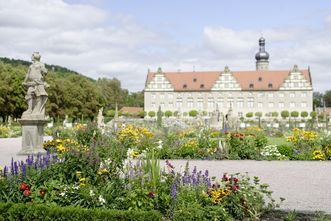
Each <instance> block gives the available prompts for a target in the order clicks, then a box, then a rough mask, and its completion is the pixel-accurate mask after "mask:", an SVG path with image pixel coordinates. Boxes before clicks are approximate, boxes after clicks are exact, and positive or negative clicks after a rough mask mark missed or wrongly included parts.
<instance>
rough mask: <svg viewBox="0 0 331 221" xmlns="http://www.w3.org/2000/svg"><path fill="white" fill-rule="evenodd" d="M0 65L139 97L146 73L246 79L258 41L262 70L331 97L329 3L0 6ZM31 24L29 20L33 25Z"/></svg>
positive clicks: (2, 2) (57, 1)
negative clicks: (107, 84)
mask: <svg viewBox="0 0 331 221" xmlns="http://www.w3.org/2000/svg"><path fill="white" fill-rule="evenodd" d="M0 8H1V9H2V10H0V32H1V33H2V35H1V36H0V40H1V41H2V42H3V44H2V45H0V56H7V57H12V58H20V59H26V60H28V59H29V57H30V54H31V52H32V51H35V50H38V51H40V52H41V53H42V55H43V59H44V61H45V62H46V63H53V64H57V65H62V66H66V67H68V68H71V69H73V70H76V71H79V72H81V73H83V74H85V75H88V76H90V77H93V78H95V79H97V78H99V77H110V78H112V77H116V78H119V79H120V80H121V81H122V86H123V87H124V88H128V89H129V90H130V91H138V90H142V89H143V87H144V82H145V77H146V72H147V69H148V68H150V69H151V70H156V69H157V67H159V66H161V67H162V69H163V70H165V71H174V70H179V69H180V70H187V71H190V70H192V68H193V66H194V67H195V69H196V70H223V68H224V66H225V65H229V67H230V69H232V70H252V69H254V67H255V60H254V55H255V53H256V51H257V50H258V46H257V41H258V38H259V37H260V36H261V33H263V36H264V37H265V38H266V39H267V41H266V44H267V45H266V49H267V51H268V52H269V53H270V69H283V70H284V69H285V70H289V69H291V68H292V67H293V65H294V64H298V65H299V68H307V67H308V66H310V67H311V70H312V76H313V84H314V89H315V90H317V91H325V90H327V89H331V87H330V86H329V83H328V82H329V81H328V79H329V78H330V77H331V68H330V64H329V61H330V60H331V40H330V39H331V38H330V37H331V1H325V0H315V1H311V0H301V1H299V0H287V1H286V0H278V1H258V0H250V1H247V0H236V1H216V0H204V1H202V0H200V1H198V0H163V1H161V0H139V1H137V0H136V1H133V0H131V1H129V0H117V1H115V0H108V1H107V0H90V1H89V0H65V1H63V0H43V1H38V0H25V1H19V0H10V1H6V0H0ZM35 15H38V16H35Z"/></svg>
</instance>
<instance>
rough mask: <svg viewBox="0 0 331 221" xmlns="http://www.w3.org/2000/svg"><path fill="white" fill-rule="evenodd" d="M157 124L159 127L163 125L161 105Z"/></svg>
mask: <svg viewBox="0 0 331 221" xmlns="http://www.w3.org/2000/svg"><path fill="white" fill-rule="evenodd" d="M156 124H157V126H158V127H161V126H162V111H161V106H159V110H158V111H157V118H156Z"/></svg>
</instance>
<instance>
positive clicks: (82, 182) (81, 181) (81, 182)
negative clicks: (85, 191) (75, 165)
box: [79, 177, 86, 186]
mask: <svg viewBox="0 0 331 221" xmlns="http://www.w3.org/2000/svg"><path fill="white" fill-rule="evenodd" d="M85 184H86V178H85V177H82V178H79V186H85Z"/></svg>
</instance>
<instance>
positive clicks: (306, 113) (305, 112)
mask: <svg viewBox="0 0 331 221" xmlns="http://www.w3.org/2000/svg"><path fill="white" fill-rule="evenodd" d="M300 115H301V117H303V118H306V117H308V112H307V111H302V112H301V114H300Z"/></svg>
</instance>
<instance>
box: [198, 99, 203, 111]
mask: <svg viewBox="0 0 331 221" xmlns="http://www.w3.org/2000/svg"><path fill="white" fill-rule="evenodd" d="M197 107H198V109H203V98H201V97H199V98H198V101H197Z"/></svg>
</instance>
